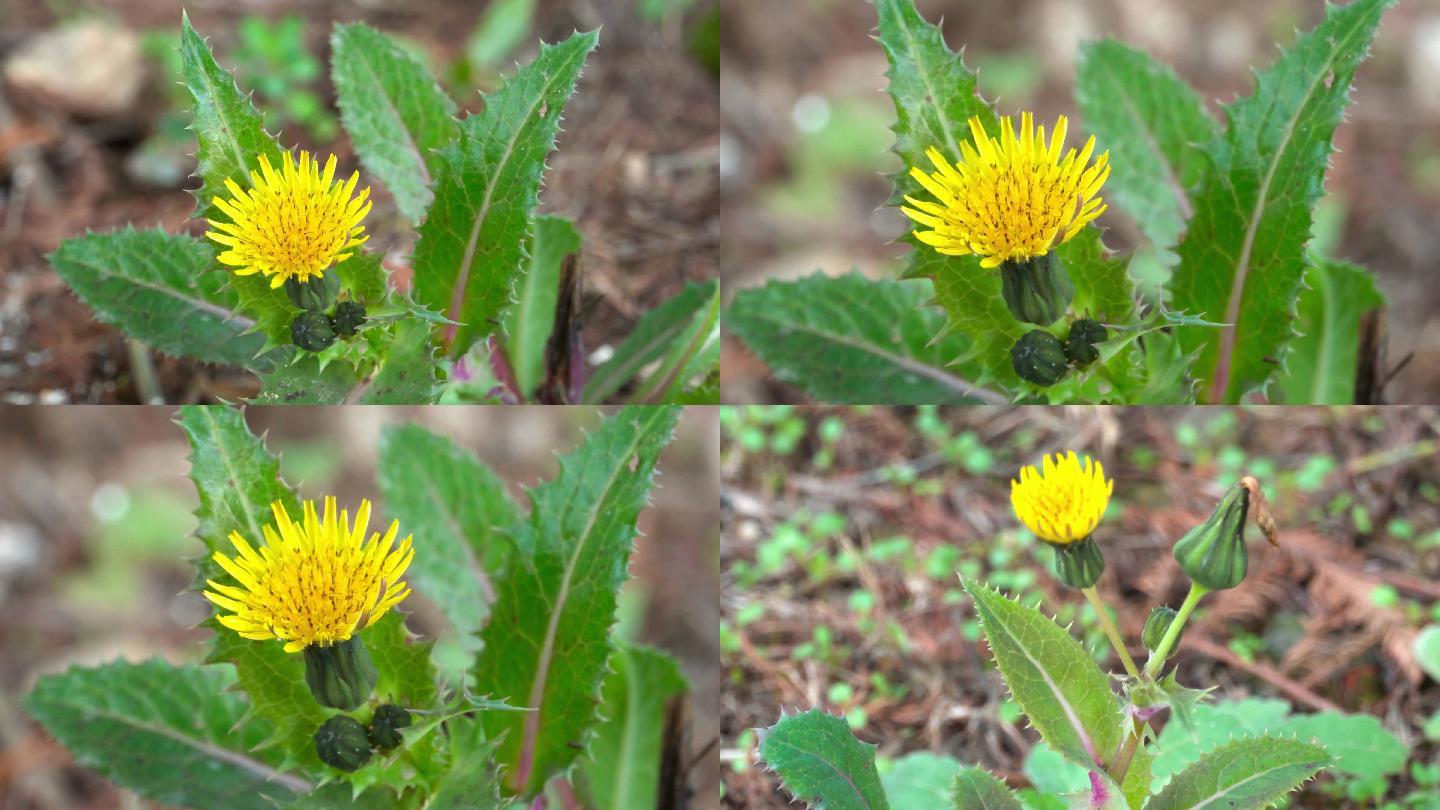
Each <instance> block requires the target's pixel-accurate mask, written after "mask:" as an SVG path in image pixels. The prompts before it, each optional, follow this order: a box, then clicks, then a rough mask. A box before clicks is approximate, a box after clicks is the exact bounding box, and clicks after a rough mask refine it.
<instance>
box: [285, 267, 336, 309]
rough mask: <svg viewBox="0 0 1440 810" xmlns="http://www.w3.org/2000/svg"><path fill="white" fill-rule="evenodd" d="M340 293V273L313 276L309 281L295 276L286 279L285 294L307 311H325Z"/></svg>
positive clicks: (293, 302)
mask: <svg viewBox="0 0 1440 810" xmlns="http://www.w3.org/2000/svg"><path fill="white" fill-rule="evenodd" d="M339 294H340V274H339V273H327V274H325V275H323V276H312V277H311V278H310V280H309V281H300V280H298V279H296V278H295V277H294V276H291V277H290V278H287V279H285V295H286V296H288V297H289V298H290V303H292V304H294V305H295V306H297V307H299V308H300V309H302V310H305V311H307V312H323V311H325V310H326V309H328V308H329V307H330V305H331V304H333V303H335V296H337V295H339Z"/></svg>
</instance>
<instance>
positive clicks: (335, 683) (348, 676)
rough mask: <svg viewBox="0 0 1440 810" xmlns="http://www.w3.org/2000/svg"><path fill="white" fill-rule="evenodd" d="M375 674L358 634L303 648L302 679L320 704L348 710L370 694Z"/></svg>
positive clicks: (376, 673) (377, 677)
mask: <svg viewBox="0 0 1440 810" xmlns="http://www.w3.org/2000/svg"><path fill="white" fill-rule="evenodd" d="M379 677H380V676H379V673H378V672H376V671H375V664H373V663H371V661H370V653H368V652H366V651H365V643H364V642H362V641H361V640H360V637H359V636H351V637H350V638H348V639H346V640H344V641H337V642H335V643H334V644H329V645H324V646H322V645H319V644H312V645H310V646H309V647H306V648H305V683H306V684H307V685H308V686H309V687H310V694H312V695H314V696H315V700H316V701H318V702H319V703H320V705H321V706H329V707H330V708H332V709H341V710H343V711H347V712H348V711H350V710H351V709H354V708H356V707H357V706H359V705H360V704H361V703H364V702H365V701H366V700H367V699H368V698H369V697H370V692H371V691H372V690H374V689H375V681H376V680H378V679H379Z"/></svg>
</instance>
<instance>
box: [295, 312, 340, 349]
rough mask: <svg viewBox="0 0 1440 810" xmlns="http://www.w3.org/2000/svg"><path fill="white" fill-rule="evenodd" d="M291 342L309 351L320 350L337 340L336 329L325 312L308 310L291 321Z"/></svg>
mask: <svg viewBox="0 0 1440 810" xmlns="http://www.w3.org/2000/svg"><path fill="white" fill-rule="evenodd" d="M290 342H291V343H294V344H295V345H296V346H299V347H300V348H302V349H305V350H307V351H312V352H318V351H321V350H323V349H325V348H327V347H329V346H330V344H332V343H334V342H335V329H334V327H332V326H331V325H330V319H329V318H327V317H326V316H325V313H323V312H314V311H310V310H307V311H305V312H302V313H300V314H299V315H296V316H295V320H293V321H291V322H290Z"/></svg>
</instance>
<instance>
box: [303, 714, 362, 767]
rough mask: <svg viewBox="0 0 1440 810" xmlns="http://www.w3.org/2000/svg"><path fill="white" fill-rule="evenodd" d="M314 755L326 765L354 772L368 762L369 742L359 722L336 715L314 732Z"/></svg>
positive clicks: (346, 716)
mask: <svg viewBox="0 0 1440 810" xmlns="http://www.w3.org/2000/svg"><path fill="white" fill-rule="evenodd" d="M315 753H317V754H319V755H320V761H321V762H323V763H325V764H326V765H329V766H331V767H335V768H339V769H340V770H342V771H355V770H359V769H360V767H361V766H363V765H364V764H365V763H366V762H368V761H369V760H370V740H369V739H368V738H366V736H365V727H364V726H362V725H360V722H359V721H357V720H356V719H355V718H353V717H350V716H348V715H344V714H337V715H335V716H334V717H332V718H330V719H329V720H326V721H325V723H324V724H323V725H321V726H320V728H318V729H316V730H315Z"/></svg>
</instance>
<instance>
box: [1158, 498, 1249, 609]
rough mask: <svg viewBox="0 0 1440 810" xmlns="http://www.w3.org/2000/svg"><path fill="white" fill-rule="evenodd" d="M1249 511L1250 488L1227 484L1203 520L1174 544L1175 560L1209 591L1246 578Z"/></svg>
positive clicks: (1232, 584) (1231, 585)
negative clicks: (1219, 499) (1246, 529)
mask: <svg viewBox="0 0 1440 810" xmlns="http://www.w3.org/2000/svg"><path fill="white" fill-rule="evenodd" d="M1249 514H1250V490H1248V489H1246V488H1245V487H1244V486H1243V485H1241V484H1235V485H1234V486H1232V487H1230V491H1229V492H1226V493H1225V497H1224V498H1222V499H1221V501H1220V504H1219V505H1218V506H1216V507H1215V511H1214V512H1212V513H1211V514H1210V517H1208V518H1206V519H1205V522H1204V523H1201V524H1200V525H1199V526H1196V527H1195V528H1193V529H1191V530H1190V531H1189V532H1186V534H1185V536H1184V537H1182V538H1180V542H1178V543H1176V544H1175V551H1174V553H1175V560H1176V561H1177V562H1179V563H1180V567H1181V568H1183V569H1184V570H1185V574H1186V576H1188V577H1190V579H1191V580H1193V581H1194V582H1196V583H1197V584H1200V585H1203V586H1205V587H1206V588H1209V589H1210V590H1212V591H1218V590H1224V589H1225V588H1233V587H1235V586H1236V585H1239V584H1240V581H1241V580H1243V579H1245V569H1246V566H1247V564H1248V559H1247V557H1246V552H1245V520H1246V518H1247V517H1248V516H1249Z"/></svg>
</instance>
